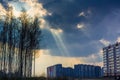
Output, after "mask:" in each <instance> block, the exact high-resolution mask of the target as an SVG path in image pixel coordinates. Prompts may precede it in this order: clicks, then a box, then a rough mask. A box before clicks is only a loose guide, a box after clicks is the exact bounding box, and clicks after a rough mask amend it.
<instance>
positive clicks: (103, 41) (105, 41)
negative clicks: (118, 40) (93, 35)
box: [99, 39, 110, 46]
mask: <svg viewBox="0 0 120 80" xmlns="http://www.w3.org/2000/svg"><path fill="white" fill-rule="evenodd" d="M99 41H100V42H101V43H102V44H103V45H105V46H108V45H109V44H110V42H109V41H107V40H105V39H101V40H99Z"/></svg>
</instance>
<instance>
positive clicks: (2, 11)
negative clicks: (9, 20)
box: [0, 3, 6, 16]
mask: <svg viewBox="0 0 120 80" xmlns="http://www.w3.org/2000/svg"><path fill="white" fill-rule="evenodd" d="M5 14H6V10H5V8H4V7H3V6H2V4H1V3H0V16H3V15H5Z"/></svg>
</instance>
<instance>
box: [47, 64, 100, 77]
mask: <svg viewBox="0 0 120 80" xmlns="http://www.w3.org/2000/svg"><path fill="white" fill-rule="evenodd" d="M47 77H48V78H98V77H101V67H100V66H93V65H85V64H78V65H74V69H73V68H70V67H62V64H56V65H53V66H50V67H48V68H47Z"/></svg>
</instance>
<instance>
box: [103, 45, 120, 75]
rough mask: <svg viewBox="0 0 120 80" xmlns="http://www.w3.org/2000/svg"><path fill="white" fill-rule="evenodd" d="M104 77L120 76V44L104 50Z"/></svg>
mask: <svg viewBox="0 0 120 80" xmlns="http://www.w3.org/2000/svg"><path fill="white" fill-rule="evenodd" d="M103 61H104V76H108V77H109V76H120V43H115V44H113V45H109V46H107V47H105V48H103Z"/></svg>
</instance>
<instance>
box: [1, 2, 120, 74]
mask: <svg viewBox="0 0 120 80" xmlns="http://www.w3.org/2000/svg"><path fill="white" fill-rule="evenodd" d="M7 5H11V6H13V9H14V14H15V16H16V17H18V16H19V15H20V11H21V9H22V8H23V7H24V8H25V9H26V10H27V13H28V14H29V15H30V16H35V15H38V16H39V17H40V23H41V24H40V28H41V30H42V35H43V37H42V41H41V47H40V48H41V49H40V50H38V54H36V76H40V75H45V74H46V68H47V67H48V66H51V65H54V64H60V63H61V64H63V66H65V67H73V66H74V64H92V65H100V66H103V64H102V63H103V62H102V61H103V60H102V55H103V53H102V48H103V47H105V46H108V45H110V44H114V43H116V42H120V22H119V21H120V15H119V14H120V0H0V14H1V15H4V12H5V8H6V6H7Z"/></svg>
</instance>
